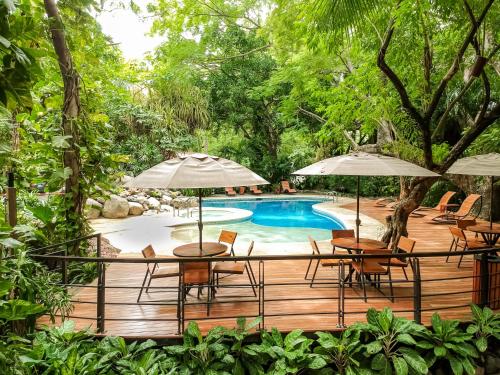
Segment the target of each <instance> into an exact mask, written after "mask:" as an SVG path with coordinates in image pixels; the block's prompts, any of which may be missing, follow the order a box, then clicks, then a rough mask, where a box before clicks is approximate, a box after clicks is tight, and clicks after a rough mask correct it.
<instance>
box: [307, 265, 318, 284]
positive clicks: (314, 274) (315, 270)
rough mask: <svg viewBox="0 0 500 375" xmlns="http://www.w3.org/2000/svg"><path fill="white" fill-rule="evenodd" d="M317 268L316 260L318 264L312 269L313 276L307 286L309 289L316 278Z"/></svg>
mask: <svg viewBox="0 0 500 375" xmlns="http://www.w3.org/2000/svg"><path fill="white" fill-rule="evenodd" d="M318 267H319V259H318V262H317V263H316V267H315V268H314V273H313V276H312V278H311V283H310V284H309V287H310V288H312V287H313V282H314V279H315V278H316V272H318Z"/></svg>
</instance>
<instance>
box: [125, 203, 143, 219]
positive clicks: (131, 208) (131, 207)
mask: <svg viewBox="0 0 500 375" xmlns="http://www.w3.org/2000/svg"><path fill="white" fill-rule="evenodd" d="M143 212H144V207H142V204H140V203H137V202H129V203H128V214H129V215H132V216H140V215H142V213H143Z"/></svg>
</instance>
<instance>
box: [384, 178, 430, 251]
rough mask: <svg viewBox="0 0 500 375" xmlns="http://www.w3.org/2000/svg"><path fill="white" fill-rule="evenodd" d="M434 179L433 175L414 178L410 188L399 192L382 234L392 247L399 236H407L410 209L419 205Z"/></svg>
mask: <svg viewBox="0 0 500 375" xmlns="http://www.w3.org/2000/svg"><path fill="white" fill-rule="evenodd" d="M435 181H436V178H434V177H427V178H415V179H414V180H413V181H412V183H411V185H410V188H409V189H408V190H405V191H404V192H403V193H402V194H401V200H400V202H399V203H398V204H397V205H396V208H395V210H394V213H393V215H392V218H391V225H390V226H388V228H387V230H386V232H385V233H384V236H383V238H384V239H385V241H388V240H389V239H390V242H391V247H392V248H395V247H396V245H397V243H398V241H399V238H400V237H401V236H408V231H407V224H408V218H409V216H410V214H411V213H412V211H413V210H414V209H416V208H417V207H418V206H420V204H421V203H422V201H423V200H424V198H425V195H426V194H427V192H428V191H429V189H430V187H431V186H432V185H433V184H434V182H435Z"/></svg>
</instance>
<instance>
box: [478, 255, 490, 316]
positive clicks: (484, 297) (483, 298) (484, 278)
mask: <svg viewBox="0 0 500 375" xmlns="http://www.w3.org/2000/svg"><path fill="white" fill-rule="evenodd" d="M479 277H480V280H481V289H480V294H479V301H480V303H479V305H480V306H481V307H485V306H488V304H489V289H490V285H489V284H490V270H489V267H488V253H486V252H484V253H482V254H481V260H480V265H479Z"/></svg>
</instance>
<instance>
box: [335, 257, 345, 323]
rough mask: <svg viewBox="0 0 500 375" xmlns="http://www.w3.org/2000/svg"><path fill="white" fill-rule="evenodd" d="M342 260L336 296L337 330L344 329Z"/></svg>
mask: <svg viewBox="0 0 500 375" xmlns="http://www.w3.org/2000/svg"><path fill="white" fill-rule="evenodd" d="M344 271H345V270H344V260H343V259H341V260H340V262H339V295H338V299H339V301H338V321H337V328H345V324H344V302H345V301H344V293H345V289H344V278H345V272H344Z"/></svg>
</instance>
